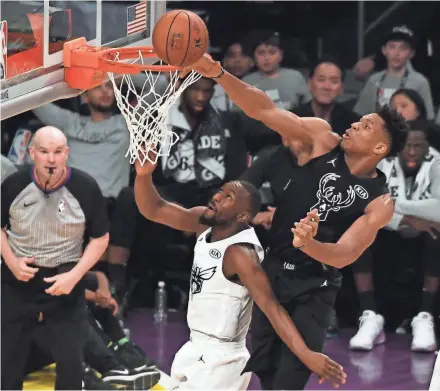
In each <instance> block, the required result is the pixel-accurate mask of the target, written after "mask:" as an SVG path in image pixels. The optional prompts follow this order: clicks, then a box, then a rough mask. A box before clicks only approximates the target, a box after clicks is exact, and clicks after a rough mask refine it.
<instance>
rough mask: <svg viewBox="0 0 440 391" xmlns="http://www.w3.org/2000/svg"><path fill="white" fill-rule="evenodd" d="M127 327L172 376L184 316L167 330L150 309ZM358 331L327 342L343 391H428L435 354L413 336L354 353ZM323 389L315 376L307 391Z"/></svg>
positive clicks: (171, 319)
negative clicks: (413, 346) (420, 348)
mask: <svg viewBox="0 0 440 391" xmlns="http://www.w3.org/2000/svg"><path fill="white" fill-rule="evenodd" d="M127 323H128V326H129V328H130V329H131V338H132V339H133V340H134V341H135V342H137V343H138V344H139V345H140V346H141V347H142V348H143V349H144V350H145V351H146V352H147V354H148V355H150V356H151V357H152V358H154V359H155V360H156V361H157V362H158V364H159V366H160V368H161V369H162V370H163V371H164V372H166V373H168V374H169V372H170V368H171V363H172V360H173V357H174V354H175V353H176V352H177V350H178V349H179V348H180V347H181V346H182V345H183V344H184V343H185V342H186V341H187V340H188V327H187V326H186V320H185V316H184V314H182V313H178V312H174V313H169V315H168V322H167V324H166V325H165V326H157V325H155V324H154V323H153V319H152V311H151V310H150V309H137V310H134V311H132V312H131V313H130V315H129V317H128V319H127ZM353 334H354V330H348V329H347V330H342V331H341V333H340V335H339V336H338V337H336V338H334V339H331V340H328V341H326V345H325V349H324V351H325V353H326V354H327V355H329V356H330V357H332V358H333V359H335V360H336V361H338V362H339V363H340V364H341V365H343V366H344V368H345V370H346V372H347V374H348V379H347V383H346V384H345V385H344V386H343V387H341V389H351V390H364V389H368V390H372V389H379V390H403V389H406V390H427V389H428V387H429V382H430V379H431V374H432V369H433V367H434V362H435V358H436V356H435V354H433V353H412V352H411V350H410V342H411V339H410V335H396V334H388V335H387V341H386V342H385V344H384V345H381V346H377V347H375V348H374V349H373V350H372V351H371V352H353V351H350V350H349V349H348V340H349V338H350V337H351V336H352V335H353ZM330 388H331V387H330V385H328V384H323V385H319V384H318V381H317V378H316V377H315V376H312V378H311V379H310V381H309V383H308V384H307V389H309V390H320V389H330ZM259 389H260V385H259V382H258V379H257V378H255V377H253V378H252V381H251V384H250V386H249V390H259Z"/></svg>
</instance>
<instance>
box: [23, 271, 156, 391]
mask: <svg viewBox="0 0 440 391" xmlns="http://www.w3.org/2000/svg"><path fill="white" fill-rule="evenodd" d="M86 277H87V278H85V282H86V283H87V285H86V288H87V290H86V299H87V300H88V303H89V305H90V303H91V302H92V301H93V302H96V303H97V304H99V305H100V306H103V307H105V308H111V310H113V311H114V310H117V304H116V302H115V301H114V300H112V299H111V297H110V298H109V296H108V295H109V294H110V292H109V291H108V281H107V284H105V283H104V284H103V282H104V281H106V278H105V276H104V275H103V274H102V273H99V272H97V273H94V272H88V273H87V275H86ZM106 285H107V286H106ZM106 290H107V292H105V291H106ZM106 296H107V297H106ZM87 314H88V316H87V318H86V319H85V322H84V329H83V333H84V336H85V340H86V342H85V345H84V375H83V388H82V389H86V390H109V389H111V390H113V389H117V388H116V387H113V386H112V384H116V385H118V384H119V385H121V384H122V385H125V386H130V385H131V386H133V389H136V384H139V383H140V384H141V385H142V386H147V385H149V386H150V387H151V386H153V385H154V384H156V383H157V382H158V380H159V378H160V373H159V372H158V371H156V370H152V369H148V368H146V365H145V360H144V359H143V358H142V356H141V355H140V354H137V355H134V354H131V355H127V351H126V350H125V351H124V352H122V351H121V352H113V351H112V350H111V349H110V348H109V347H108V346H107V345H108V344H109V343H108V340H109V337H107V336H106V335H105V334H104V332H103V330H102V329H101V328H100V327H99V326H98V324H97V320H96V319H95V318H94V317H93V315H92V313H91V312H90V311H88V310H87ZM50 338H51V336H50V335H47V334H45V333H41V332H36V333H35V334H34V335H33V344H32V346H31V349H30V354H29V358H28V360H27V363H26V369H25V373H26V374H28V373H31V372H34V371H36V370H40V369H42V368H44V367H46V366H47V365H50V364H52V363H53V362H54V359H53V355H52V353H51V352H50V350H47V348H45V347H46V346H48V345H49V342H48V340H49V339H50ZM92 368H93V369H92ZM95 371H97V372H99V373H100V374H101V377H98V376H97V375H96V374H95Z"/></svg>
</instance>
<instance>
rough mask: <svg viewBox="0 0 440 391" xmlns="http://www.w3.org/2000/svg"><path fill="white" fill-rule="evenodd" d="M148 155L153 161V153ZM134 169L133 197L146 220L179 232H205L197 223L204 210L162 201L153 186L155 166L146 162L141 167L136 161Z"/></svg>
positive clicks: (203, 227) (202, 226)
mask: <svg viewBox="0 0 440 391" xmlns="http://www.w3.org/2000/svg"><path fill="white" fill-rule="evenodd" d="M140 153H142V152H140ZM149 153H150V155H151V156H150V157H151V159H152V160H153V156H152V154H153V153H154V152H149ZM135 167H136V173H137V175H136V180H135V183H134V196H135V200H136V205H137V207H138V209H139V212H140V213H141V214H142V215H143V216H144V217H145V218H146V219H148V220H151V221H154V222H156V223H159V224H163V225H167V226H169V227H171V228H174V229H178V230H180V231H186V232H196V233H201V232H203V231H204V230H206V228H207V227H206V226H204V225H202V224H200V223H199V218H200V216H201V215H202V213H203V212H204V210H205V209H206V208H204V207H195V208H191V209H186V208H183V207H181V206H180V205H177V204H174V203H172V202H168V201H166V200H164V199H163V198H162V197H161V196H160V195H159V193H158V192H157V190H156V188H155V187H154V184H153V177H152V174H153V172H154V170H155V168H156V165H155V164H152V163H150V162H149V161H148V160H147V161H146V162H145V164H144V165H141V164H140V162H139V161H138V160H137V161H136V164H135Z"/></svg>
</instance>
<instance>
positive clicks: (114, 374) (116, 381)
mask: <svg viewBox="0 0 440 391" xmlns="http://www.w3.org/2000/svg"><path fill="white" fill-rule="evenodd" d="M101 380H102V381H103V382H104V384H108V386H111V385H115V386H126V387H127V388H128V389H132V390H149V389H150V388H152V387H154V386H155V385H156V384H157V383H158V382H159V380H160V372H159V371H157V370H155V369H143V370H139V369H138V370H130V369H128V368H125V367H124V366H122V365H121V366H119V367H117V368H113V369H111V370H109V371H108V372H106V373H103V374H102V378H101Z"/></svg>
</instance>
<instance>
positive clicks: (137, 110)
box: [108, 52, 201, 165]
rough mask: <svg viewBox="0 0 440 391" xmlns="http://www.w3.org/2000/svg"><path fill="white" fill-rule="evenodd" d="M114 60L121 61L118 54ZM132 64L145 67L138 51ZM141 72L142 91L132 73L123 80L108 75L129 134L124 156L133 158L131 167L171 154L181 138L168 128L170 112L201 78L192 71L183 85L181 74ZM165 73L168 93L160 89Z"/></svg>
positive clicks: (155, 160)
mask: <svg viewBox="0 0 440 391" xmlns="http://www.w3.org/2000/svg"><path fill="white" fill-rule="evenodd" d="M115 61H118V55H116V58H115ZM132 62H133V63H138V62H140V63H142V64H144V61H143V58H142V53H141V52H139V58H137V59H133V61H132ZM142 72H143V73H144V75H145V76H146V80H145V81H144V83H143V86H142V88H141V89H139V88H137V89H136V87H135V84H134V82H133V79H132V75H131V74H124V75H122V78H119V76H120V75H119V74H114V73H109V74H108V75H109V78H110V80H111V81H112V83H113V88H114V90H115V96H116V102H117V104H118V107H119V109H120V110H121V113H122V115H123V116H124V118H125V120H126V122H127V127H128V130H129V132H130V146H129V148H128V151H127V153H126V155H125V156H126V157H127V156H128V155H130V163H131V164H133V163H134V162H135V161H136V160H139V161H140V162H141V164H142V165H144V163H145V161H146V160H148V161H150V162H151V163H153V164H156V163H157V160H158V159H159V157H160V156H168V155H169V153H170V149H171V147H172V146H173V145H174V144H175V143H176V142H177V141H178V139H179V137H178V136H177V134H175V133H174V132H172V131H171V129H170V128H169V127H168V126H167V115H168V110H169V109H170V107H171V106H172V105H173V104H174V103H175V102H176V101H177V99H179V97H180V95H181V94H182V92H183V91H184V90H185V88H187V87H188V86H189V85H190V84H192V83H194V82H196V81H197V80H198V79H200V77H201V76H200V75H199V74H198V73H196V72H194V71H193V72H191V73H190V74H189V75H188V76H187V77H186V78H185V80H184V81H183V83H181V84H180V83H179V71H169V72H157V71H150V70H145V71H142ZM162 73H165V74H166V76H168V79H169V83H168V86H167V87H166V90H165V92H163V91H159V89H158V87H159V85H158V84H160V83H158V81H159V80H160V79H161V74H162ZM164 76H165V75H164ZM179 84H180V85H179ZM133 102H134V103H133Z"/></svg>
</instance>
